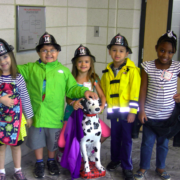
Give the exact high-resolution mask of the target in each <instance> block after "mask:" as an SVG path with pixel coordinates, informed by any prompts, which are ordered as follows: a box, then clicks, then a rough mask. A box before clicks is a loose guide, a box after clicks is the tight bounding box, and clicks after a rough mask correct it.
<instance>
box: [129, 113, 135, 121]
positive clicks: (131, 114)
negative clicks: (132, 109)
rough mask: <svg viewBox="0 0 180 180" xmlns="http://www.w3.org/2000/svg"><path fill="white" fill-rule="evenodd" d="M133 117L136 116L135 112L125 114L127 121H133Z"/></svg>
mask: <svg viewBox="0 0 180 180" xmlns="http://www.w3.org/2000/svg"><path fill="white" fill-rule="evenodd" d="M135 117H136V114H133V113H129V114H128V116H127V122H128V123H133V122H134V120H135Z"/></svg>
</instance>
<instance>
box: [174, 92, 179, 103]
mask: <svg viewBox="0 0 180 180" xmlns="http://www.w3.org/2000/svg"><path fill="white" fill-rule="evenodd" d="M173 99H174V101H175V102H176V103H180V93H178V94H175V95H174V96H173Z"/></svg>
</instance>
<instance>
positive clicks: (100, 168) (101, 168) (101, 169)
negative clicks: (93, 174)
mask: <svg viewBox="0 0 180 180" xmlns="http://www.w3.org/2000/svg"><path fill="white" fill-rule="evenodd" d="M96 167H97V169H98V170H99V171H105V168H104V167H103V166H102V165H101V166H96Z"/></svg>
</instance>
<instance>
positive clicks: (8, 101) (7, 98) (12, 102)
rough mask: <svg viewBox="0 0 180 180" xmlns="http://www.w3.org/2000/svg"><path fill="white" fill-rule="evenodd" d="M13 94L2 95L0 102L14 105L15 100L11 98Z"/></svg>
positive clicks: (9, 105)
mask: <svg viewBox="0 0 180 180" xmlns="http://www.w3.org/2000/svg"><path fill="white" fill-rule="evenodd" d="M11 95H12V94H7V95H5V96H1V98H0V103H2V104H4V105H5V106H8V107H11V106H13V105H14V100H13V99H11V98H9V96H11Z"/></svg>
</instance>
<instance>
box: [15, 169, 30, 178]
mask: <svg viewBox="0 0 180 180" xmlns="http://www.w3.org/2000/svg"><path fill="white" fill-rule="evenodd" d="M13 177H14V179H16V180H27V179H26V177H25V176H24V174H23V173H22V171H21V170H19V171H17V172H16V173H14V176H13Z"/></svg>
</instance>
